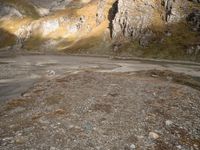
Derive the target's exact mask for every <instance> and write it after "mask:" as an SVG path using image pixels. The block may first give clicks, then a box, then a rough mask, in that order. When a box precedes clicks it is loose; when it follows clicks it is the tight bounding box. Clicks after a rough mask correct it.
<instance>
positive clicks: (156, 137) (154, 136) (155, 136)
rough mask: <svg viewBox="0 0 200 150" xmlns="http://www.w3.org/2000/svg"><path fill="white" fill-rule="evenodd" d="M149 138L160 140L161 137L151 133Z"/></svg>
mask: <svg viewBox="0 0 200 150" xmlns="http://www.w3.org/2000/svg"><path fill="white" fill-rule="evenodd" d="M149 137H150V138H151V139H158V138H159V135H158V134H157V133H155V132H150V133H149Z"/></svg>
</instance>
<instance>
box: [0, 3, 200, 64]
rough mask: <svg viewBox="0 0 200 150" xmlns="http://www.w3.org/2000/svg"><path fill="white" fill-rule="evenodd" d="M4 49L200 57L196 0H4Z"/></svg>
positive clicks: (0, 24)
mask: <svg viewBox="0 0 200 150" xmlns="http://www.w3.org/2000/svg"><path fill="white" fill-rule="evenodd" d="M0 7H1V9H0V33H1V34H0V39H1V43H0V49H1V50H7V51H10V50H14V51H21V50H23V51H24V50H25V51H26V52H30V51H31V52H43V53H46V52H64V53H70V54H71V53H73V54H74V53H76V54H77V53H78V54H98V55H120V56H137V57H151V58H164V59H181V60H192V61H200V3H199V1H196V0H193V1H191V0H190V1H189V0H176V1H174V0H150V1H149V0H135V1H131V0H117V1H116V0H56V1H53V0H49V1H47V0H29V1H28V0H17V1H16V0H0Z"/></svg>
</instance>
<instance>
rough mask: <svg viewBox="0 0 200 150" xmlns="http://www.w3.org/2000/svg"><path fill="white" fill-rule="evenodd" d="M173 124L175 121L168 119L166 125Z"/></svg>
mask: <svg viewBox="0 0 200 150" xmlns="http://www.w3.org/2000/svg"><path fill="white" fill-rule="evenodd" d="M172 124H173V122H172V121H171V120H166V121H165V125H166V126H170V125H172Z"/></svg>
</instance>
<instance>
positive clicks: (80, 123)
mask: <svg viewBox="0 0 200 150" xmlns="http://www.w3.org/2000/svg"><path fill="white" fill-rule="evenodd" d="M58 57H59V56H58ZM25 58H27V57H24V59H25ZM30 58H34V57H33V56H31V57H29V58H27V59H26V60H24V61H23V59H22V58H14V59H13V60H14V61H15V62H14V64H15V65H16V64H18V65H17V66H18V69H16V70H17V71H15V74H11V73H8V70H9V67H8V66H9V64H10V63H11V61H10V60H8V59H4V60H0V61H1V62H2V63H1V65H0V67H1V69H2V68H4V69H5V68H7V71H6V72H7V74H8V76H6V73H5V72H4V73H3V72H2V73H1V80H0V81H1V86H2V87H4V89H7V90H8V91H9V89H10V91H11V93H12V92H13V91H12V89H11V87H12V86H13V85H15V86H17V85H16V83H21V82H20V81H22V80H21V79H22V78H24V79H26V81H27V82H31V83H30V84H28V85H27V86H26V84H25V83H26V82H25V83H23V82H22V83H21V84H19V85H18V86H19V87H21V86H22V85H24V86H25V87H26V88H24V90H19V91H18V92H16V91H15V92H14V94H13V96H14V97H13V98H12V99H8V97H9V94H6V92H4V94H3V92H2V94H1V95H3V96H1V98H2V101H1V105H0V149H2V150H23V149H31V150H46V149H47V150H71V149H73V150H109V149H110V150H134V149H137V150H179V149H180V150H199V149H200V109H199V108H200V83H199V81H198V80H194V79H196V78H193V77H191V76H190V75H194V76H196V77H199V76H200V75H199V66H198V65H183V64H167V63H166V64H162V65H160V64H151V63H149V64H147V63H143V62H138V61H119V60H118V61H114V60H107V59H102V58H77V57H74V58H73V57H66V58H64V57H60V58H59V59H55V57H54V59H53V58H52V57H51V60H60V62H65V63H63V65H59V64H58V63H57V62H55V61H52V62H51V63H48V65H47V63H45V65H44V62H43V63H40V65H41V64H43V67H42V68H41V66H40V65H39V67H38V66H37V65H35V64H37V63H35V62H38V60H36V59H30ZM41 58H42V56H41ZM45 58H46V57H43V59H40V58H38V59H39V60H40V62H41V61H45V60H48V59H47V58H46V59H45ZM64 60H65V61H64ZM72 60H73V61H72ZM34 61H35V62H34ZM3 62H4V63H3ZM5 62H7V63H5ZM24 62H32V67H30V64H29V65H28V64H27V66H29V67H27V68H29V69H27V68H26V69H22V68H23V67H22V65H20V64H24ZM53 62H54V63H53ZM69 62H70V63H71V64H70V63H69ZM86 62H87V63H86ZM67 63H68V65H66V64H67ZM11 64H12V63H11ZM14 64H13V66H15V65H14ZM6 65H7V67H5V66H6ZM56 66H57V67H56ZM75 66H76V67H75ZM119 66H120V67H119ZM21 67H22V68H21ZM70 67H71V68H70ZM145 67H146V68H145ZM12 68H16V66H15V67H12V65H11V67H10V69H12ZM20 68H21V70H23V71H21V72H20V73H19V71H20ZM30 68H31V69H30ZM33 68H35V69H33ZM56 68H57V70H56ZM58 68H60V69H58ZM33 70H34V71H33ZM159 70H160V71H159ZM174 70H176V71H177V72H173V71H174ZM52 71H54V72H52ZM17 73H18V75H17V76H16V74H17ZM182 73H184V74H182ZM30 74H31V75H32V76H31V75H30ZM33 74H34V76H33ZM186 74H187V75H186ZM25 77H26V78H25ZM28 77H30V78H28ZM31 77H34V78H31ZM36 77H37V78H36ZM33 83H35V84H33ZM5 85H7V86H5ZM27 88H29V89H28V90H27ZM2 89H3V88H2ZM2 89H1V91H2ZM15 89H16V88H15ZM22 91H23V92H22ZM19 93H21V94H19Z"/></svg>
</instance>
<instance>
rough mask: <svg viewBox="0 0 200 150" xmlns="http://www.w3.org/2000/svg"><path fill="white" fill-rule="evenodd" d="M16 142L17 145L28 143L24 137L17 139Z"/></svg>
mask: <svg viewBox="0 0 200 150" xmlns="http://www.w3.org/2000/svg"><path fill="white" fill-rule="evenodd" d="M15 142H16V144H23V143H25V142H26V138H25V137H23V136H19V137H16V139H15Z"/></svg>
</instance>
